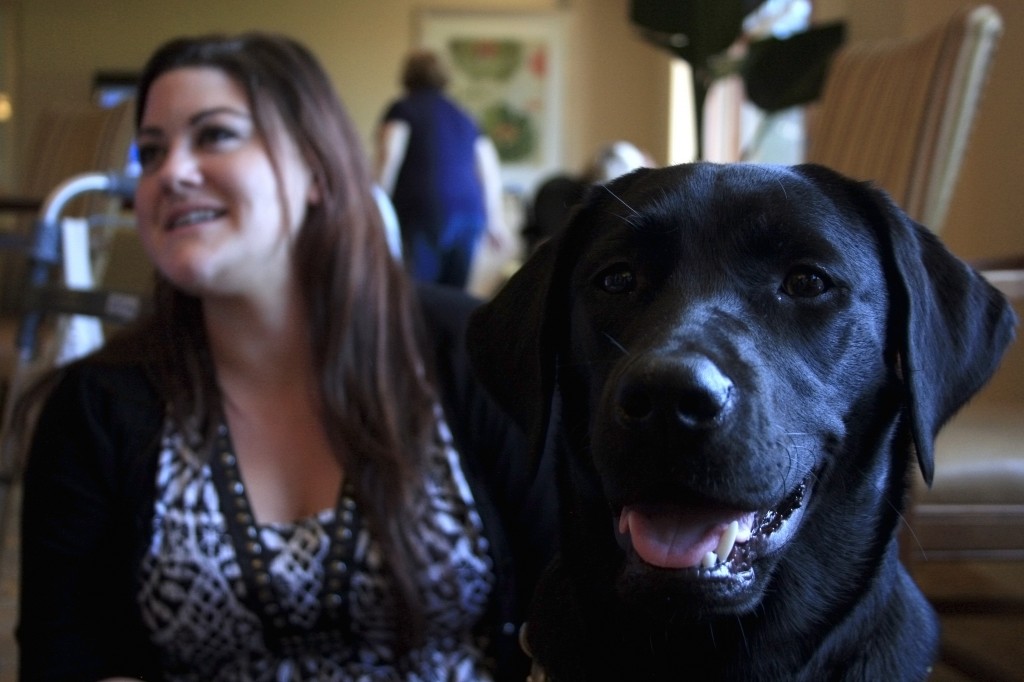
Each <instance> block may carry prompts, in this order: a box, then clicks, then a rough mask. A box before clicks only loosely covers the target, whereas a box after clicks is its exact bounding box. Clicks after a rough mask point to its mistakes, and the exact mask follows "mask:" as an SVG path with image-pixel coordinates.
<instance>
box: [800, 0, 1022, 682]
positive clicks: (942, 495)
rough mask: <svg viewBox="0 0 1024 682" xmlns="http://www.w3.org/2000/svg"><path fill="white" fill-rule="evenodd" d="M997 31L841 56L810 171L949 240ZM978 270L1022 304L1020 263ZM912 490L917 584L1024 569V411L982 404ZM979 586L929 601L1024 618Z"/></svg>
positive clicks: (819, 121)
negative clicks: (936, 570)
mask: <svg viewBox="0 0 1024 682" xmlns="http://www.w3.org/2000/svg"><path fill="white" fill-rule="evenodd" d="M1002 30H1003V22H1002V19H1001V17H1000V15H999V14H998V13H997V12H996V11H995V10H994V9H993V8H992V7H990V6H986V5H981V6H975V7H968V8H964V9H962V10H960V11H958V12H957V13H955V14H954V15H953V16H952V17H951V18H950V19H949V21H947V22H945V23H944V24H942V25H940V26H939V27H938V28H936V29H934V30H933V31H931V32H929V33H926V34H924V35H921V36H919V37H917V38H913V39H906V40H900V41H891V42H886V43H881V44H863V43H861V44H856V45H850V46H844V47H842V48H840V49H839V50H838V51H837V52H836V54H835V56H834V58H833V62H832V64H831V66H830V69H829V71H828V75H827V77H826V81H825V85H824V89H823V92H822V97H821V100H820V101H819V103H818V105H817V106H816V107H815V110H814V111H813V112H812V114H811V123H810V125H809V130H808V148H807V155H806V158H807V160H808V161H812V162H815V163H821V164H825V165H828V166H831V167H833V168H835V169H837V170H839V171H841V172H844V173H845V174H847V175H850V176H852V177H855V178H860V179H870V180H873V181H874V182H876V183H877V184H878V185H880V186H881V187H883V188H884V189H885V190H887V191H888V192H889V193H890V194H891V195H892V196H893V198H894V199H895V200H896V202H897V203H899V204H900V205H901V206H903V207H904V209H905V210H906V211H907V212H908V214H909V215H910V216H911V217H912V218H914V219H915V220H917V221H918V222H920V223H922V224H923V225H926V226H927V227H929V228H930V229H932V230H933V231H935V232H940V231H941V230H942V229H943V227H944V224H945V221H946V215H947V211H948V208H949V204H950V200H951V198H952V195H953V191H954V188H955V186H956V182H957V179H958V177H959V174H960V170H961V167H962V162H963V157H964V153H965V150H966V148H967V143H968V139H969V136H970V132H971V125H972V122H973V120H974V115H975V112H976V111H977V108H978V105H979V103H980V102H981V100H982V95H983V92H984V90H985V85H986V77H987V74H988V72H989V68H990V66H991V63H992V60H993V56H994V54H995V51H996V47H997V44H998V42H999V39H1000V37H1001V34H1002ZM974 265H975V266H976V267H978V268H979V269H980V270H981V271H982V273H983V274H985V275H986V276H987V277H988V278H989V279H990V281H991V282H992V283H993V284H994V285H996V286H997V287H998V288H1000V289H1001V290H1002V291H1003V292H1004V293H1005V294H1007V296H1009V297H1011V298H1013V297H1015V298H1016V300H1018V301H1019V300H1021V299H1022V297H1024V257H1018V256H1008V257H1006V258H995V259H991V260H988V261H985V262H977V263H974ZM914 480H915V487H914V490H913V492H912V494H911V500H910V506H909V509H908V515H907V528H906V529H905V532H904V534H903V538H902V540H903V553H904V557H905V560H906V562H907V563H908V565H909V566H910V568H911V571H912V572H913V573H915V575H918V574H924V573H925V572H926V571H927V570H929V569H930V568H932V567H933V566H937V565H939V564H940V563H942V564H945V563H946V562H974V564H973V565H975V566H976V565H978V562H981V563H989V564H991V563H992V562H1009V561H1021V560H1024V405H1020V404H1016V403H1013V402H1006V403H1003V402H1000V401H999V400H998V399H991V398H990V397H989V396H987V395H986V394H985V392H984V391H983V392H982V394H980V395H979V396H978V398H977V399H976V400H975V401H973V402H972V403H971V404H970V405H968V406H967V407H966V408H965V409H964V410H963V411H961V413H959V414H958V415H956V416H955V417H954V418H953V419H952V420H951V422H950V423H949V424H948V425H946V427H945V428H944V429H943V431H942V432H941V433H940V435H939V438H938V441H937V444H936V474H935V481H934V484H933V486H932V488H931V489H926V488H925V486H924V485H923V483H921V482H920V477H919V476H916V475H915V476H914ZM963 565H964V566H966V565H967V564H966V563H965V564H963ZM1004 565H1005V564H1004ZM986 570H987V569H986ZM964 575H965V576H966V575H968V573H966V572H965V573H964ZM983 582H984V580H982V579H977V580H975V583H974V584H973V585H972V584H970V581H966V582H965V584H964V585H961V586H959V587H958V588H957V589H956V590H954V591H944V590H937V591H936V592H933V593H930V594H929V598H931V599H932V601H933V603H934V604H935V606H936V608H937V609H938V610H939V611H940V613H941V614H944V615H971V614H983V613H984V614H990V615H991V614H1017V615H1020V614H1024V590H1019V591H1017V592H1016V593H1015V594H1007V593H1005V592H1003V591H1001V590H1000V589H997V590H995V591H992V590H991V589H987V588H986V586H985V585H983V584H982V583H983ZM940 587H941V586H940ZM926 591H928V587H927V586H926ZM944 622H945V620H944ZM987 658H988V657H985V656H983V655H976V654H974V653H972V652H970V651H965V650H962V649H960V648H958V647H957V646H954V645H953V644H952V643H951V641H950V639H949V638H948V637H946V636H945V635H944V637H943V648H942V662H943V664H944V665H946V666H949V667H952V668H954V669H956V670H958V671H961V672H963V673H964V674H965V675H968V676H969V678H970V679H987V680H1000V679H1009V677H1007V676H1006V675H1005V672H1004V671H1005V669H1001V668H1000V666H999V662H998V661H992V660H987Z"/></svg>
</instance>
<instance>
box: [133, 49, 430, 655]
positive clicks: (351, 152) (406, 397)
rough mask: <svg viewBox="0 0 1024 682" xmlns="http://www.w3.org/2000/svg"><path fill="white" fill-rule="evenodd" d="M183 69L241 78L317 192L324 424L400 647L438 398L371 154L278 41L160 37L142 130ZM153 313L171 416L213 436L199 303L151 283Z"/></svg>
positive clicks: (318, 359) (411, 634) (419, 612)
mask: <svg viewBox="0 0 1024 682" xmlns="http://www.w3.org/2000/svg"><path fill="white" fill-rule="evenodd" d="M185 67H211V68H215V69H219V70H221V71H222V72H224V73H225V74H227V75H228V76H230V77H231V78H233V79H234V80H236V81H237V82H238V83H239V84H240V85H241V86H242V87H243V88H244V89H245V91H246V93H247V95H248V98H249V102H250V106H251V108H252V112H253V116H254V120H255V123H256V127H257V130H259V132H260V134H261V135H263V138H264V140H265V141H267V143H268V144H267V147H268V150H269V153H270V154H271V159H272V161H273V160H274V158H273V151H274V146H273V145H272V144H270V142H271V140H272V139H273V138H272V133H274V132H278V131H279V130H280V129H281V128H282V127H283V131H284V133H285V134H287V135H290V136H291V138H292V139H293V140H294V141H295V142H296V143H297V145H298V147H299V149H300V151H301V153H302V155H303V157H304V159H305V161H306V163H307V164H308V165H309V167H310V168H311V170H312V173H313V177H314V181H315V182H316V183H317V186H318V188H319V190H320V195H321V201H320V202H319V203H317V204H316V205H313V206H310V207H309V210H308V215H307V218H306V221H305V223H304V225H303V226H302V228H301V229H300V232H299V234H298V237H297V239H296V241H295V244H294V253H293V258H294V264H295V272H296V276H297V277H298V284H299V288H300V290H301V295H302V299H303V301H304V303H305V305H306V307H307V309H308V310H307V312H308V319H309V324H310V329H309V332H310V333H309V338H310V339H311V343H312V349H311V350H312V358H313V365H314V367H313V369H314V372H315V375H316V376H318V377H319V378H320V383H319V397H320V399H321V404H322V405H323V416H322V418H323V423H324V427H325V429H326V431H327V434H328V438H329V440H330V443H331V445H332V446H333V448H334V451H335V453H336V455H337V457H338V459H339V461H340V464H341V466H342V467H343V470H344V471H345V476H346V477H347V479H348V480H350V481H352V482H354V483H355V487H356V491H357V492H356V494H357V499H358V501H359V503H360V504H361V505H362V507H363V509H364V510H365V513H366V516H367V518H368V520H369V523H370V524H371V528H372V530H373V531H374V532H375V533H376V536H377V537H378V538H379V541H380V543H381V546H382V550H383V553H384V557H385V558H386V560H387V562H388V564H389V566H390V569H391V572H392V574H393V577H394V581H395V586H396V591H397V595H396V596H397V601H398V604H397V609H398V613H396V614H395V622H396V623H397V624H398V627H399V633H398V635H399V646H400V647H402V648H407V647H409V646H411V645H412V644H413V643H414V642H416V641H417V640H418V639H419V638H420V636H421V635H422V623H423V609H422V605H421V604H420V599H419V587H418V585H417V583H416V582H415V581H414V579H413V576H414V575H415V573H416V566H415V565H414V562H413V559H412V556H413V553H412V551H411V548H410V547H411V543H412V542H414V539H412V538H410V537H408V535H407V534H406V533H405V532H403V530H404V529H407V528H411V527H413V525H414V524H413V523H412V518H411V516H412V515H413V513H414V511H415V510H414V492H415V490H416V488H417V487H418V486H419V485H420V480H421V475H422V473H423V470H424V459H425V453H426V452H427V449H428V446H429V444H430V442H431V440H432V438H433V428H434V417H433V404H434V401H435V399H436V395H435V392H434V390H433V387H432V384H431V375H430V368H429V366H428V361H427V358H426V357H425V356H424V354H423V353H422V352H421V345H420V343H419V339H418V336H417V333H418V330H419V329H420V325H419V321H418V313H417V310H418V309H417V307H416V305H415V303H414V300H413V294H414V292H413V288H412V286H411V284H410V282H409V281H408V279H407V277H406V275H405V273H404V271H403V270H402V268H401V266H400V265H399V264H397V263H396V262H395V260H394V259H393V258H392V256H391V254H390V252H389V250H388V246H387V241H386V238H385V231H384V227H383V224H382V219H381V217H380V213H379V212H378V209H377V205H376V203H375V200H374V197H373V194H372V180H371V176H370V171H369V164H368V162H367V158H366V156H365V154H364V152H363V149H362V145H361V144H360V142H359V138H358V136H357V134H356V131H355V127H354V126H353V125H352V123H351V120H350V119H349V116H348V114H347V112H346V111H345V109H344V106H343V105H342V103H341V101H340V99H339V97H338V96H337V94H336V92H335V90H334V88H333V86H332V85H331V83H330V80H329V79H328V77H327V75H326V73H325V72H324V71H323V68H322V67H321V66H320V64H319V63H318V61H317V60H316V58H315V57H314V56H313V55H312V54H311V53H310V52H309V51H308V50H306V49H305V48H304V47H303V46H301V45H299V44H298V43H296V42H295V41H293V40H291V39H289V38H286V37H283V36H279V35H273V34H264V33H248V34H243V35H240V36H236V37H224V36H205V37H200V38H185V39H177V40H174V41H171V42H170V43H167V44H166V45H164V46H163V47H162V48H160V49H159V50H158V51H157V52H156V53H155V54H154V55H153V57H152V58H151V59H150V61H149V63H148V64H147V66H146V68H145V70H144V72H143V75H142V79H141V82H140V87H139V95H138V102H137V111H136V124H138V123H139V121H140V120H141V117H142V113H143V112H144V111H145V107H146V98H147V95H148V93H149V88H150V86H151V85H152V83H153V81H154V80H155V79H156V78H157V77H159V76H160V75H161V74H162V73H165V72H167V71H169V70H172V69H177V68H185ZM282 124H283V126H282ZM278 134H280V133H279V132H278ZM255 266H256V265H255V264H254V267H255ZM155 311H156V312H155V315H154V317H153V319H152V320H151V322H150V323H149V324H147V325H146V328H145V329H140V330H139V332H137V333H140V334H143V335H145V336H146V341H145V343H146V345H147V346H148V347H149V348H151V349H152V350H153V351H155V356H156V359H157V363H156V366H157V367H158V368H159V369H158V375H159V378H160V379H159V383H160V384H161V387H162V390H164V391H165V392H166V397H167V399H168V403H169V405H170V406H171V417H172V418H173V419H175V420H176V421H177V423H178V425H179V426H180V427H181V428H183V429H188V430H193V431H194V430H196V429H198V430H199V431H201V432H203V433H206V434H209V433H210V432H211V429H213V428H215V427H216V425H217V423H219V421H220V419H221V417H222V415H221V413H220V410H221V402H220V395H219V391H218V389H217V384H216V377H215V374H214V370H213V366H212V363H211V362H210V360H209V357H208V350H207V345H206V340H205V333H204V326H203V321H202V306H201V303H200V301H199V300H198V299H196V298H194V297H191V296H189V295H186V294H185V293H183V292H181V291H179V290H177V289H175V288H174V287H172V286H171V284H170V283H169V282H167V281H166V280H163V279H162V278H160V277H158V279H157V284H156V294H155Z"/></svg>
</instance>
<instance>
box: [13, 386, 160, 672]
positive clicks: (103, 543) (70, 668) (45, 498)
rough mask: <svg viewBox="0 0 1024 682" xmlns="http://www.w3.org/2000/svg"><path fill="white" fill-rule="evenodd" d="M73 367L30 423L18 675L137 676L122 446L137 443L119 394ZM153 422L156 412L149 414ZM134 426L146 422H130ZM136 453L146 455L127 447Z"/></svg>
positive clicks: (140, 637) (139, 637) (138, 635)
mask: <svg viewBox="0 0 1024 682" xmlns="http://www.w3.org/2000/svg"><path fill="white" fill-rule="evenodd" d="M81 370H82V367H81V366H76V367H75V368H73V369H72V370H69V373H68V374H67V375H66V376H65V377H64V379H63V380H62V381H61V382H60V383H59V384H58V385H57V386H56V388H55V389H54V392H53V393H52V394H51V395H50V397H49V398H48V400H47V402H46V404H45V405H44V407H43V409H42V412H41V414H40V417H39V420H38V422H37V424H36V428H35V432H34V437H33V439H32V447H31V450H30V453H29V457H28V461H27V465H26V471H25V476H24V482H23V503H22V518H21V524H22V527H21V576H20V608H19V623H18V628H17V638H18V642H19V675H20V678H21V679H23V680H33V681H36V680H42V681H45V680H83V681H84V680H89V681H90V682H92V681H95V680H97V679H102V678H105V677H114V676H118V675H130V676H137V677H142V676H143V673H144V672H145V671H144V668H145V666H146V665H151V664H152V661H150V662H149V663H148V664H147V663H146V662H144V661H145V657H146V646H147V645H146V641H145V637H144V633H143V632H142V627H141V622H140V620H139V617H138V609H137V607H136V604H135V594H134V586H135V580H134V575H135V569H136V566H134V565H133V564H134V557H135V554H136V551H135V550H136V548H135V547H134V546H133V543H132V541H131V538H132V537H133V531H132V530H131V529H132V528H133V523H134V522H135V519H134V518H133V513H132V512H133V505H131V504H127V503H126V498H125V495H124V492H125V491H124V488H125V486H124V483H123V481H124V480H125V479H126V477H125V476H124V471H123V470H120V469H119V465H121V466H123V463H124V461H125V456H124V455H125V453H124V452H122V450H123V449H131V450H133V451H134V450H135V449H137V448H138V449H141V448H140V447H139V446H140V441H139V439H137V438H132V437H131V436H130V434H131V433H132V432H133V431H134V428H135V427H134V426H128V427H127V428H120V423H121V422H122V421H124V422H127V421H129V419H127V418H126V417H125V416H124V414H123V413H121V412H120V411H119V410H118V407H117V405H118V401H119V400H122V401H127V402H131V401H133V400H135V399H137V398H138V396H137V395H131V394H129V395H127V396H119V395H117V391H116V389H113V387H111V386H105V385H103V384H104V383H105V382H104V381H102V380H99V381H98V380H97V379H99V378H100V377H101V376H102V375H101V374H99V373H98V372H95V371H94V372H91V373H90V372H88V371H86V372H83V371H81ZM155 418H156V421H155V422H154V423H159V412H157V415H156V417H155ZM130 421H134V422H136V423H139V422H143V426H144V422H145V421H146V420H139V419H132V420H130ZM133 454H135V455H137V456H142V455H143V454H144V453H143V452H134V453H133Z"/></svg>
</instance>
